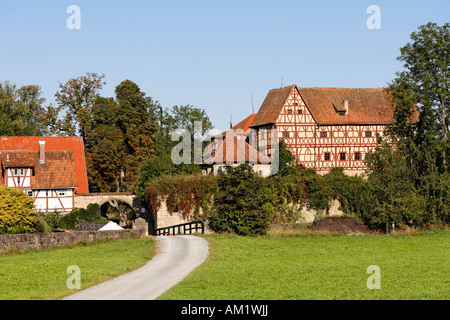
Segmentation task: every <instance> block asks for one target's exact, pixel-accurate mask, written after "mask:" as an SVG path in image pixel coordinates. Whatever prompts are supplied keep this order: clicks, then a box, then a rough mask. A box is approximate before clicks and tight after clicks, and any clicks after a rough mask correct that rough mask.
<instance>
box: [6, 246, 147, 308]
mask: <svg viewBox="0 0 450 320" xmlns="http://www.w3.org/2000/svg"><path fill="white" fill-rule="evenodd" d="M154 244H155V241H154V240H153V239H152V238H149V237H148V238H139V239H120V240H105V241H98V242H93V243H87V244H84V245H76V246H72V247H70V248H67V247H66V248H64V247H63V248H51V249H43V250H33V251H29V252H25V253H21V254H9V255H4V256H0V300H37V299H56V298H59V297H61V296H64V295H68V294H70V293H74V292H76V291H77V290H73V289H72V290H69V289H68V288H67V279H68V278H69V277H70V276H71V275H72V273H70V274H68V273H67V268H68V267H69V266H71V265H76V266H78V267H79V268H80V272H81V287H82V289H84V288H86V287H89V286H91V285H94V284H97V283H100V282H103V281H106V280H109V279H111V278H114V277H116V276H118V275H120V274H123V273H125V272H128V271H131V270H133V269H136V268H138V267H140V266H142V265H144V264H145V263H146V262H147V261H148V260H150V259H151V258H152V257H153V255H154V251H155V249H154V247H155V246H154Z"/></svg>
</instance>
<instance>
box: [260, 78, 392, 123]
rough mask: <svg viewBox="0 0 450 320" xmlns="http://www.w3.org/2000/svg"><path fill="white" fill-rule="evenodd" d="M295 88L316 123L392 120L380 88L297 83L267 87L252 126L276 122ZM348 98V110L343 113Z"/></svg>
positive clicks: (385, 97)
mask: <svg viewBox="0 0 450 320" xmlns="http://www.w3.org/2000/svg"><path fill="white" fill-rule="evenodd" d="M293 90H298V91H299V92H300V95H301V96H302V98H303V100H304V101H305V103H306V105H307V106H308V108H309V109H310V111H311V113H312V115H313V117H314V118H315V119H316V121H317V122H318V123H319V124H350V123H352V124H353V123H354V124H368V123H373V124H375V123H377V124H386V123H389V122H391V121H392V117H393V107H392V105H391V103H389V100H388V99H387V90H386V89H383V88H374V89H372V88H368V89H350V88H297V86H296V85H291V86H288V87H284V88H280V89H273V90H270V91H269V93H268V94H267V96H266V98H265V100H264V102H263V104H262V105H261V108H260V109H259V111H258V113H257V115H256V118H255V120H254V122H253V124H252V127H256V126H261V125H265V124H271V123H275V122H276V120H277V118H278V115H279V114H280V112H281V110H282V108H283V106H284V105H285V103H286V100H287V99H288V97H289V95H290V93H291V92H292V91H293ZM344 100H347V101H348V113H347V114H346V115H345V116H340V115H339V112H341V113H342V111H343V110H344V109H343V106H342V104H343V102H344ZM338 111H339V112H338Z"/></svg>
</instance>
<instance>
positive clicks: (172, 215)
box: [156, 200, 343, 230]
mask: <svg viewBox="0 0 450 320" xmlns="http://www.w3.org/2000/svg"><path fill="white" fill-rule="evenodd" d="M339 206H340V202H339V201H338V200H332V201H331V202H330V210H329V212H328V215H330V216H341V215H343V212H342V211H341V210H340V209H339ZM200 210H201V209H200ZM301 213H302V217H303V220H302V222H306V223H310V222H313V221H314V218H315V217H316V216H317V215H318V214H319V212H317V210H314V209H307V208H306V207H303V208H302V209H301ZM190 221H191V220H189V219H186V218H184V217H183V215H182V214H180V213H178V212H169V211H168V210H167V206H166V202H165V201H162V202H161V207H160V208H159V210H158V212H157V214H156V228H164V227H169V226H173V225H177V224H182V223H186V222H190ZM208 230H209V228H208Z"/></svg>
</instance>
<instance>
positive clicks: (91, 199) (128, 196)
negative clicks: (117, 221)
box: [74, 192, 143, 212]
mask: <svg viewBox="0 0 450 320" xmlns="http://www.w3.org/2000/svg"><path fill="white" fill-rule="evenodd" d="M107 202H108V203H110V204H114V203H117V202H124V203H126V204H128V205H129V206H130V207H131V208H133V209H134V210H135V211H136V212H141V210H142V208H143V206H142V202H141V199H139V197H138V196H136V195H134V194H132V193H129V192H114V193H87V194H78V195H76V197H75V204H74V207H75V208H84V209H86V208H87V206H88V205H89V204H90V203H97V204H99V205H100V206H102V205H104V204H105V203H107Z"/></svg>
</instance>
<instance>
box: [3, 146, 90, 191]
mask: <svg viewBox="0 0 450 320" xmlns="http://www.w3.org/2000/svg"><path fill="white" fill-rule="evenodd" d="M39 141H45V156H46V163H47V174H48V176H49V177H50V180H53V181H50V180H49V181H47V182H45V181H41V182H39V184H40V186H43V185H46V186H49V187H51V188H56V186H57V185H61V184H64V186H65V187H68V185H67V184H71V185H70V186H71V187H77V188H78V189H77V192H78V193H88V192H89V189H88V180H87V172H86V162H85V157H84V145H83V140H82V138H81V137H0V152H2V153H4V151H29V152H30V151H33V152H36V154H38V151H39ZM54 151H63V152H54ZM71 157H72V159H73V161H72V160H70V158H71ZM21 161H24V160H21ZM36 161H37V160H36ZM2 163H3V161H2ZM37 170H39V169H37ZM74 172H75V174H76V179H75V181H74V179H73V176H72V175H73V174H74ZM63 180H65V182H64V183H62V182H63Z"/></svg>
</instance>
